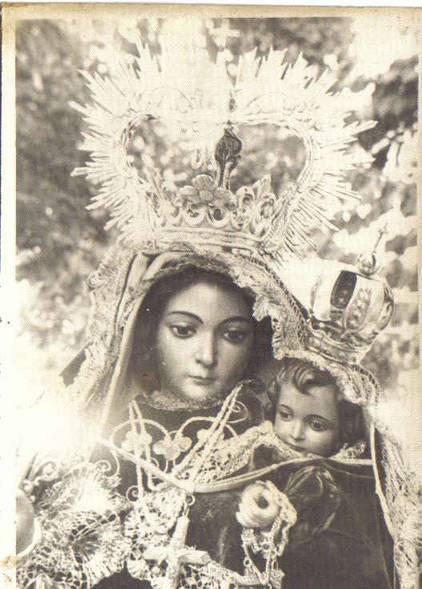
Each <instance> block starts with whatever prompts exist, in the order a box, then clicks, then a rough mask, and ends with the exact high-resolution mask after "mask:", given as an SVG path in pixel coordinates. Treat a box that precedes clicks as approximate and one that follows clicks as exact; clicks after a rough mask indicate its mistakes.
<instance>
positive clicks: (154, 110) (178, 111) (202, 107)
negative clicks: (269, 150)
mask: <svg viewBox="0 0 422 589" xmlns="http://www.w3.org/2000/svg"><path fill="white" fill-rule="evenodd" d="M137 51H138V56H137V57H135V58H133V59H132V60H130V59H128V58H127V56H126V57H125V56H122V57H120V58H119V57H116V60H115V62H114V63H113V64H110V68H109V71H110V73H109V75H107V76H103V77H102V76H101V75H99V74H98V73H96V74H94V75H91V74H89V73H87V72H82V73H83V75H84V76H85V78H86V80H87V84H88V87H89V90H90V92H91V97H92V101H91V102H90V103H89V104H87V105H79V104H75V103H71V105H72V106H73V107H74V108H75V109H77V110H78V111H79V112H80V113H81V114H82V115H83V118H84V120H85V122H86V124H87V127H88V132H87V133H85V134H84V135H83V138H84V141H83V145H82V147H81V149H82V150H84V151H87V152H89V153H90V160H89V161H88V162H87V163H86V165H85V166H84V167H82V168H76V169H75V170H74V172H73V174H74V175H84V176H86V178H87V179H88V180H89V181H91V182H92V183H93V184H94V185H96V186H98V187H99V189H98V193H97V194H96V196H95V197H94V198H93V201H92V204H91V205H90V208H98V207H105V208H106V209H108V210H109V213H110V217H111V218H110V221H109V223H108V224H107V227H108V228H109V227H112V226H117V227H118V228H119V230H120V231H121V233H122V238H123V239H125V238H126V239H128V240H129V242H130V237H131V235H134V234H137V235H139V233H140V228H141V231H143V232H144V233H145V235H148V234H150V233H151V231H153V229H154V227H153V226H152V221H151V218H150V216H149V214H148V211H149V204H148V199H147V192H154V188H153V186H152V185H151V184H150V180H149V178H148V177H142V176H141V175H140V174H139V173H138V171H137V170H136V168H135V167H134V166H132V164H131V161H130V158H129V156H128V153H127V148H126V146H127V139H128V134H130V132H131V131H132V130H133V129H136V128H137V127H139V126H141V125H142V124H143V122H144V121H147V120H151V119H157V120H159V121H160V122H161V123H162V124H164V125H165V129H166V134H167V135H168V137H169V138H171V137H172V138H177V137H179V138H183V142H184V145H185V146H186V149H188V150H189V151H190V152H191V153H192V161H196V163H197V165H199V166H200V165H201V164H204V163H206V162H208V163H209V162H210V160H212V157H213V152H214V148H215V145H216V143H217V141H218V139H219V137H220V136H221V135H222V133H223V130H224V128H225V127H226V126H227V124H228V122H229V123H230V125H231V126H232V127H233V128H235V129H236V128H237V127H239V126H240V125H250V126H253V125H259V124H273V125H277V126H280V127H282V128H284V129H286V130H288V131H289V132H291V133H292V134H294V135H296V136H297V137H298V138H300V139H301V140H302V141H303V144H304V146H305V151H306V158H305V164H304V167H303V169H302V171H301V173H300V175H299V177H298V178H297V180H296V181H295V183H294V184H293V185H292V186H291V187H289V189H288V190H286V191H285V192H283V193H282V194H280V195H278V198H279V200H280V201H281V200H282V201H283V206H282V214H281V216H280V217H279V221H278V223H277V224H276V225H275V226H274V232H276V231H277V232H278V234H279V235H278V237H277V243H278V244H279V247H278V248H277V252H271V255H274V256H275V257H276V258H277V259H278V260H279V261H283V260H284V259H285V258H288V257H290V256H291V255H293V256H299V257H300V256H302V255H303V254H304V252H305V251H309V248H310V247H312V246H313V243H312V237H311V236H312V233H313V231H314V230H315V228H316V227H319V228H326V229H331V230H332V229H334V226H333V225H332V223H331V220H332V218H333V216H334V214H335V213H336V212H337V211H338V210H339V208H340V207H341V206H342V204H343V203H344V202H346V201H354V200H355V201H357V200H358V199H359V195H358V194H357V193H355V192H354V191H353V190H352V188H351V186H350V184H349V183H348V182H347V180H346V178H345V177H346V175H347V173H348V172H350V171H351V170H353V169H356V168H362V167H367V166H369V165H370V163H371V161H372V158H371V157H370V156H369V154H367V153H366V152H365V151H364V150H363V149H355V150H351V149H349V146H350V144H351V143H353V142H355V141H356V139H357V135H358V134H359V133H361V132H362V131H365V130H367V129H370V128H372V127H373V126H374V125H375V122H374V121H366V122H351V123H350V122H347V119H348V117H349V115H350V114H351V112H352V110H353V108H352V106H351V105H353V104H354V101H355V100H356V99H358V98H359V96H358V94H359V93H351V92H350V90H349V89H347V88H346V89H344V90H342V91H341V92H339V93H334V92H330V89H331V88H332V87H333V85H334V83H335V82H336V78H335V76H334V75H333V74H332V73H331V72H329V71H328V70H327V71H325V72H324V73H323V74H322V75H320V76H319V77H316V76H315V74H314V73H313V69H312V67H311V66H310V65H309V63H308V62H307V61H306V60H305V59H304V58H303V57H302V56H301V55H299V57H298V58H297V60H296V61H295V62H294V63H288V62H286V61H285V54H286V51H270V52H269V54H268V55H267V56H266V57H264V58H258V57H257V54H256V51H251V52H249V53H246V54H244V55H243V56H242V57H241V58H240V60H239V64H238V68H237V75H236V76H235V77H232V76H231V75H229V73H228V71H227V67H226V63H225V62H224V58H223V55H222V54H219V55H218V56H217V59H216V61H215V62H213V61H211V59H210V58H209V57H208V54H206V52H204V51H202V52H199V53H198V55H195V56H194V59H193V58H192V56H191V57H190V59H189V60H187V61H185V62H184V61H183V60H178V55H177V53H176V54H175V52H174V51H172V50H171V48H167V49H166V48H163V51H162V54H161V56H160V58H159V59H158V58H156V57H154V56H153V55H152V54H151V52H150V51H149V49H148V48H147V47H144V46H143V45H142V41H141V39H139V40H138V43H137ZM204 72H206V75H204ZM262 149H265V145H263V146H262ZM192 167H193V168H194V167H195V166H194V165H193V166H192ZM192 171H194V170H192ZM134 224H136V225H137V231H136V232H133V231H132V230H131V227H132V226H133V225H134ZM132 245H136V244H132Z"/></svg>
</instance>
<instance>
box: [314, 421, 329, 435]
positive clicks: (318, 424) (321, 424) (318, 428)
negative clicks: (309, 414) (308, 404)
mask: <svg viewBox="0 0 422 589" xmlns="http://www.w3.org/2000/svg"><path fill="white" fill-rule="evenodd" d="M309 426H310V428H311V429H313V430H314V431H315V432H325V431H326V430H327V429H329V426H328V424H327V423H325V421H321V420H320V419H311V421H310V422H309Z"/></svg>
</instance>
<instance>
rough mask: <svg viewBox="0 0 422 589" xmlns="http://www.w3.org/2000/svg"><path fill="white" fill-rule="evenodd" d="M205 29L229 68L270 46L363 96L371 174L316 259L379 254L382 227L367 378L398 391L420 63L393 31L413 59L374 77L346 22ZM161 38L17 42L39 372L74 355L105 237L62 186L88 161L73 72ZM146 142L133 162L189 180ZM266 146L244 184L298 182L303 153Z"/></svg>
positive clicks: (125, 29) (24, 34)
mask: <svg viewBox="0 0 422 589" xmlns="http://www.w3.org/2000/svg"><path fill="white" fill-rule="evenodd" d="M202 24H203V31H202V34H203V37H204V43H205V44H206V46H207V47H208V49H209V51H210V52H211V53H214V54H215V53H216V52H217V51H218V50H221V45H222V43H221V35H220V34H219V33H221V32H222V31H223V30H224V27H230V29H231V34H230V35H229V36H227V38H226V49H225V53H224V55H225V58H226V61H227V65H228V67H229V68H230V63H234V62H236V60H237V59H238V58H239V54H240V53H241V52H244V51H247V50H251V49H253V48H256V49H257V51H258V53H261V54H265V52H267V51H268V49H269V48H270V47H271V46H272V45H273V46H274V47H275V48H278V49H284V48H286V49H287V55H288V59H290V60H295V59H296V58H297V56H298V55H299V53H300V52H301V53H303V55H304V57H305V58H306V59H307V60H309V62H310V63H311V64H313V65H314V67H315V68H316V71H318V72H322V71H323V69H324V68H326V67H331V68H333V69H334V70H335V71H336V73H337V75H338V80H339V82H338V88H341V87H342V86H343V85H345V84H347V85H348V86H351V87H352V89H353V90H362V89H365V88H366V90H365V96H366V99H365V100H362V101H361V102H359V103H356V113H355V116H356V117H358V118H359V117H365V118H374V119H376V120H377V121H378V125H377V127H376V128H375V129H374V130H371V131H368V132H366V133H364V134H362V136H361V138H360V148H361V149H365V150H367V151H369V152H371V153H372V155H373V157H374V163H373V165H372V167H371V169H370V170H369V171H368V170H365V171H362V172H361V173H358V174H355V177H354V178H352V182H353V185H354V187H355V188H356V189H357V190H358V191H359V192H360V194H361V196H362V201H361V203H360V205H359V206H358V207H357V208H356V209H355V210H345V211H344V212H343V214H342V215H340V216H339V218H338V219H337V225H338V226H339V228H340V231H339V232H338V233H337V234H336V235H335V237H334V239H332V238H330V239H327V238H324V237H323V236H321V240H320V244H321V255H323V256H325V257H330V258H337V259H338V258H340V259H343V260H345V261H351V262H353V261H354V259H355V256H356V254H358V253H360V250H359V242H362V240H363V239H366V238H367V236H368V234H369V233H368V232H371V231H372V232H373V235H374V241H375V237H376V229H377V228H383V227H384V225H385V224H387V238H386V254H385V256H384V259H383V260H382V261H383V263H384V265H385V274H386V276H387V278H388V280H389V282H390V284H391V285H392V286H393V287H394V289H395V296H396V300H397V301H398V304H397V308H396V312H395V316H394V320H393V324H392V326H391V327H390V328H389V331H388V332H387V333H386V334H385V335H383V336H382V337H380V339H379V340H378V341H377V343H376V345H375V346H374V348H373V351H372V352H371V353H370V354H369V356H368V359H367V365H368V366H369V367H370V368H371V369H372V370H373V371H374V372H375V373H376V374H377V376H379V377H381V379H382V382H383V384H384V385H386V386H389V387H391V388H394V387H396V386H397V384H398V378H399V375H400V373H401V370H402V368H405V369H409V370H411V369H414V368H415V367H416V365H417V349H416V348H417V346H416V331H415V330H416V323H417V300H416V290H417V273H416V257H415V256H416V253H415V252H416V187H415V165H416V163H415V161H416V118H417V71H416V67H417V58H416V57H415V54H416V44H415V46H414V53H413V54H412V48H413V44H412V38H411V36H412V32H411V31H408V30H403V31H398V32H397V35H396V37H395V38H394V39H392V40H391V42H393V41H394V43H396V44H397V47H398V48H399V47H400V46H401V43H403V44H404V43H405V42H406V47H409V50H408V51H407V53H406V54H405V55H403V54H402V53H403V52H402V53H401V54H400V60H399V61H395V59H394V58H391V61H390V62H387V63H385V64H383V65H381V66H379V69H380V70H382V71H374V69H372V70H369V67H368V64H366V63H365V59H366V54H365V52H364V51H362V50H361V51H360V52H359V47H361V46H362V43H363V46H364V47H365V46H366V47H368V48H369V47H371V43H373V42H374V39H372V38H371V35H370V33H368V32H364V33H363V32H361V33H360V37H359V30H360V28H359V24H356V23H355V22H354V21H352V20H351V19H343V18H331V19H325V18H321V19H320V18H303V19H298V18H284V19H275V18H272V19H259V20H258V19H231V20H230V21H228V22H223V21H222V20H221V19H210V20H208V21H203V23H202ZM168 26H169V23H168V22H167V21H163V20H157V19H149V20H142V21H139V22H138V23H134V22H126V21H125V22H123V21H122V22H119V23H111V24H110V23H106V22H101V21H91V22H87V21H84V28H83V31H82V30H81V29H80V23H78V22H77V21H69V22H61V21H23V22H22V24H21V25H20V27H19V29H18V31H17V46H16V66H17V191H18V201H17V229H18V244H17V245H18V258H17V262H18V287H19V292H20V293H21V296H22V298H23V299H24V301H23V305H22V317H23V324H24V325H25V336H24V340H23V341H25V342H26V344H25V345H26V346H28V348H29V347H30V346H31V345H32V346H34V345H35V346H36V347H39V348H42V349H43V350H44V352H45V353H44V354H43V357H44V359H45V369H46V370H49V371H57V370H59V369H60V368H62V366H63V363H64V362H66V361H68V360H70V358H71V356H72V354H73V353H75V352H76V351H77V350H78V348H79V347H80V345H81V342H82V339H83V328H84V326H85V324H86V320H87V316H88V305H89V302H88V299H87V295H86V292H85V290H84V287H83V284H84V281H85V279H86V277H87V276H88V274H89V273H90V271H91V270H93V269H94V268H95V267H96V265H97V263H98V260H99V258H100V257H101V256H102V254H103V252H104V250H105V248H106V246H107V243H109V241H110V240H111V239H112V237H113V236H110V235H106V234H105V233H104V231H103V229H102V227H103V224H104V221H105V218H104V214H103V213H101V212H95V213H93V212H90V213H88V212H87V210H86V208H85V207H86V205H87V204H88V203H89V200H90V197H91V196H92V194H93V188H92V187H91V186H89V185H87V184H86V183H85V181H84V180H82V179H78V178H73V177H71V176H70V174H71V172H72V170H73V169H74V168H75V167H77V166H80V165H82V164H83V162H84V159H85V155H86V154H84V153H81V152H80V151H78V145H79V142H80V137H81V132H82V131H83V129H82V127H81V124H82V123H81V121H80V118H79V115H78V113H76V112H75V111H74V110H72V108H70V106H69V104H68V103H69V101H70V100H72V101H75V102H79V103H81V102H82V103H83V102H85V101H86V100H87V98H88V96H87V90H86V87H85V85H84V80H83V77H82V76H81V75H80V70H81V69H85V70H90V71H93V70H94V69H96V68H99V70H100V71H102V72H103V73H104V72H106V71H107V67H108V65H107V64H108V63H109V60H110V56H111V55H113V52H114V51H115V50H116V47H117V46H118V45H123V46H124V47H125V48H126V49H127V50H130V51H133V50H134V46H133V43H132V40H133V31H134V30H135V28H136V27H137V28H139V29H140V30H141V31H142V33H143V35H144V36H145V38H146V39H147V40H148V42H149V43H150V45H151V46H152V48H153V49H155V50H157V51H159V42H160V38H161V36H162V35H163V34H165V31H166V30H167V29H166V27H167V28H168ZM362 30H363V29H362ZM365 30H366V29H365ZM370 30H371V29H370V28H369V31H370ZM379 49H380V48H378V50H379ZM381 49H382V47H381ZM148 135H149V134H148ZM150 135H151V137H154V141H152V140H150V141H149V143H148V137H146V135H145V134H144V135H142V136H138V138H137V144H136V145H135V148H136V149H138V151H139V150H144V149H150V150H151V152H152V154H153V155H154V154H155V155H157V154H159V156H160V158H161V159H163V158H164V159H165V160H166V162H165V163H166V165H174V166H175V169H176V171H177V172H179V173H180V174H182V175H183V167H184V165H185V164H186V161H185V160H184V159H183V157H181V154H180V152H179V151H178V150H177V149H176V146H172V148H171V149H164V146H163V143H162V140H161V138H160V136H159V134H157V133H156V130H153V129H152V130H151V134H150ZM270 135H271V129H267V128H266V129H257V130H256V131H253V132H250V136H248V150H249V152H248V153H246V155H245V161H246V159H247V165H246V164H243V163H241V164H240V166H239V174H241V175H242V183H246V182H247V181H253V180H255V179H256V178H258V177H260V176H262V175H263V174H262V170H263V169H265V170H268V171H271V173H272V175H273V178H274V182H275V183H276V184H277V185H282V184H283V182H285V181H286V178H287V179H288V178H290V177H294V176H295V175H297V173H298V172H299V169H300V165H299V166H298V162H299V163H300V161H301V159H300V158H301V157H302V152H301V146H300V145H297V142H296V143H295V140H294V139H293V138H291V137H290V138H289V137H287V138H286V137H284V138H282V143H281V147H280V146H279V138H278V137H277V136H276V135H275V134H273V138H272V140H270V139H269V136H270ZM264 140H265V141H264ZM263 142H264V143H265V146H263ZM147 143H148V145H147ZM134 144H135V142H134ZM136 149H135V151H136ZM135 155H136V154H135ZM246 156H248V157H246ZM252 156H253V157H252ZM177 166H179V169H178V170H177ZM180 179H181V176H180V177H179V180H180ZM167 180H174V178H167ZM29 340H31V341H30V342H29Z"/></svg>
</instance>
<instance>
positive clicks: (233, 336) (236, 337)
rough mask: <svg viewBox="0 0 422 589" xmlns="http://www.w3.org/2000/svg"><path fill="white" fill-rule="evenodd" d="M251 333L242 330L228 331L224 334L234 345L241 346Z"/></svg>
mask: <svg viewBox="0 0 422 589" xmlns="http://www.w3.org/2000/svg"><path fill="white" fill-rule="evenodd" d="M248 335H249V332H248V331H244V330H241V329H227V330H226V331H225V332H224V333H223V337H224V339H226V340H227V341H229V342H231V343H232V344H240V343H242V342H243V341H245V339H246V338H247V337H248Z"/></svg>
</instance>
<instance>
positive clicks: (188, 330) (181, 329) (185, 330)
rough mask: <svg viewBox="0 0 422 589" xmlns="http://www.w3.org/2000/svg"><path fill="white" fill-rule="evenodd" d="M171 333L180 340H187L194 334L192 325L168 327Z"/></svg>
mask: <svg viewBox="0 0 422 589" xmlns="http://www.w3.org/2000/svg"><path fill="white" fill-rule="evenodd" d="M170 330H171V332H172V333H173V334H174V335H175V336H176V337H180V338H188V337H191V336H192V335H194V334H195V333H196V330H195V328H194V327H193V326H192V325H170Z"/></svg>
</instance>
